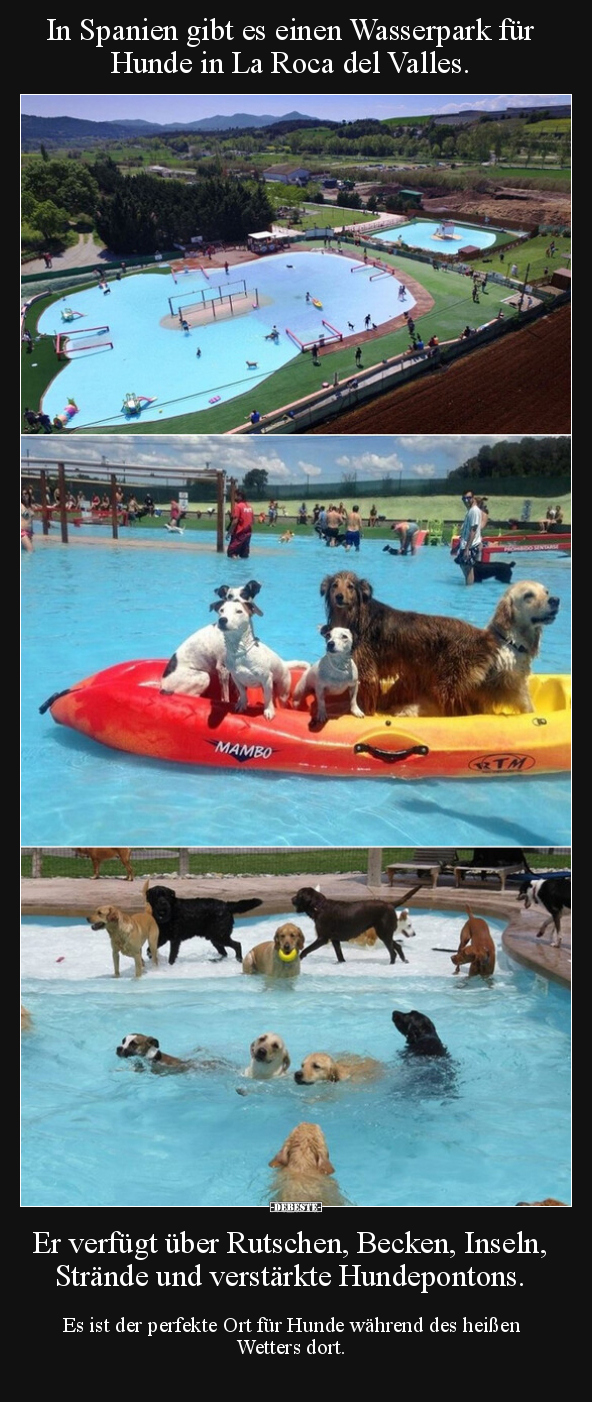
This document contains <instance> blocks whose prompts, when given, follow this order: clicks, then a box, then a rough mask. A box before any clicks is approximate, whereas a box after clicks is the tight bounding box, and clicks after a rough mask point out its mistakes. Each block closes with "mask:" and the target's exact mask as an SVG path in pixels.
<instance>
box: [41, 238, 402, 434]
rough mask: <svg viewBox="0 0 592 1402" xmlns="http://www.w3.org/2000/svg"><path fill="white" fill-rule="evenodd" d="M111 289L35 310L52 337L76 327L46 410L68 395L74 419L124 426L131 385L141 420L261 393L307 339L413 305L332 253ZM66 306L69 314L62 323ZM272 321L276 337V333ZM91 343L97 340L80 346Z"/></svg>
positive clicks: (390, 281)
mask: <svg viewBox="0 0 592 1402" xmlns="http://www.w3.org/2000/svg"><path fill="white" fill-rule="evenodd" d="M245 285H246V296H245V291H244V287H245ZM107 286H108V288H109V293H108V295H107V294H106V293H105V292H103V291H102V290H101V287H100V286H99V285H97V286H93V287H91V288H88V289H87V290H86V291H81V292H71V293H67V294H66V296H64V297H63V298H61V299H60V300H59V301H57V302H54V303H52V305H51V306H50V307H48V308H47V310H46V311H44V312H43V314H42V316H41V317H40V319H39V331H40V332H42V333H43V334H45V335H50V336H56V335H58V334H64V333H65V332H68V331H70V332H71V333H72V332H74V334H73V335H72V336H71V341H70V347H71V349H70V350H69V354H70V359H69V361H68V364H67V365H66V366H65V367H64V368H63V369H62V370H61V372H60V374H59V375H57V377H56V379H55V380H54V381H53V382H52V383H51V384H50V386H49V388H48V390H47V392H46V394H45V395H44V398H43V409H44V411H45V413H47V414H49V416H50V418H53V417H54V415H55V414H60V413H61V412H62V410H63V409H64V407H65V405H66V403H67V401H68V400H69V399H73V400H74V401H75V403H76V404H77V406H78V413H77V414H76V415H75V416H74V417H73V418H72V419H71V426H72V427H73V428H96V427H99V426H106V425H118V426H119V427H120V428H121V427H123V428H125V425H126V423H127V422H129V420H128V419H127V418H126V415H125V413H124V412H123V411H122V404H123V401H124V397H125V396H126V395H127V394H129V393H132V394H134V395H137V396H142V397H143V398H144V399H145V400H146V401H149V400H154V402H153V403H148V402H146V403H144V405H143V408H142V411H141V421H142V423H146V422H156V421H157V420H158V419H159V418H164V419H166V418H170V417H172V416H174V415H177V414H181V413H188V412H192V413H193V412H195V411H196V410H199V409H207V408H209V407H210V406H211V405H212V404H216V403H223V402H226V401H228V400H230V399H234V398H236V396H237V395H240V394H245V393H247V392H248V391H249V389H250V388H252V389H253V392H255V391H256V389H257V385H259V384H261V382H262V380H265V379H267V377H268V376H269V375H271V374H273V372H274V370H278V369H279V368H280V367H281V366H282V365H286V364H287V362H288V361H290V360H292V359H293V358H294V356H296V355H300V354H301V348H300V343H303V344H308V345H310V344H311V343H314V342H315V341H317V342H318V341H319V340H320V338H321V337H322V336H324V337H325V338H326V339H327V340H329V339H330V338H332V339H333V340H335V339H336V335H335V333H337V338H338V335H339V333H341V335H342V336H349V335H352V334H353V333H352V327H353V329H354V331H358V332H363V331H364V324H365V321H366V318H369V319H370V322H373V323H374V324H375V325H376V326H380V325H382V324H383V323H384V322H386V321H389V320H390V319H391V318H392V317H395V316H400V315H401V313H402V312H404V311H407V310H410V309H411V308H412V307H414V306H415V298H414V297H413V296H412V295H411V293H410V292H409V291H408V290H406V291H405V293H404V295H403V296H401V297H400V296H399V287H400V284H399V283H398V282H397V279H396V278H395V277H393V276H391V275H390V273H384V272H381V270H380V269H378V270H377V269H376V267H375V266H373V265H369V266H368V267H366V266H364V264H361V263H360V262H359V261H357V262H356V261H355V260H353V259H351V258H348V257H347V256H346V255H345V254H338V253H336V252H328V251H327V252H324V251H321V252H316V253H315V252H299V253H290V252H288V253H285V254H284V253H281V254H276V255H273V256H272V257H269V258H263V259H260V260H257V259H254V260H253V261H252V262H250V263H241V264H237V265H235V266H233V267H231V268H229V270H228V274H225V272H224V269H223V268H210V269H209V270H206V271H205V272H200V271H194V272H189V273H172V272H168V273H161V274H159V273H142V274H139V273H138V274H136V275H135V276H128V277H125V278H123V279H122V280H121V281H120V282H117V281H113V282H109V283H108V284H107ZM307 293H308V294H309V300H307V295H306V294H307ZM229 296H232V298H233V307H234V309H235V315H233V316H229V315H228V297H229ZM221 299H222V300H221ZM224 299H226V300H224ZM316 302H319V303H320V305H319V306H317V305H315V304H316ZM171 308H172V314H171ZM215 309H217V315H216V316H215V315H214V310H215ZM63 312H66V314H68V315H69V314H70V313H74V319H73V320H72V321H67V322H65V321H64V320H63V318H62V313H63ZM179 312H181V314H182V315H183V316H185V317H186V320H187V322H188V325H189V326H190V329H189V331H187V332H186V331H184V330H183V328H182V326H181V322H180V320H179ZM224 317H226V319H223V318H224ZM273 326H276V327H277V330H278V332H279V335H278V337H277V339H269V332H270V331H271V330H272V327H273ZM93 328H96V329H93ZM101 328H103V329H101ZM86 343H88V345H89V346H91V347H92V348H91V349H89V350H80V351H76V349H75V347H76V345H77V344H78V345H84V344H86ZM198 350H199V351H200V352H201V354H200V355H199V356H198V355H197V351H198ZM248 362H252V363H251V364H249V363H248ZM56 367H57V361H56ZM256 407H257V406H256V403H255V401H254V402H253V408H256Z"/></svg>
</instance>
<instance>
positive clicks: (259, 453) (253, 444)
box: [21, 433, 550, 491]
mask: <svg viewBox="0 0 592 1402" xmlns="http://www.w3.org/2000/svg"><path fill="white" fill-rule="evenodd" d="M523 436H524V435H523V434H518V433H516V434H498V435H497V436H496V435H491V434H489V435H486V434H473V435H471V434H460V433H459V434H454V433H452V434H421V433H420V434H412V435H401V436H396V437H395V436H392V437H391V436H390V435H381V436H380V437H373V436H368V437H366V436H364V435H362V434H360V435H356V436H355V437H354V436H353V435H349V434H343V435H340V436H336V437H332V436H331V435H327V436H325V435H320V436H319V437H318V438H314V437H312V436H311V437H307V438H306V439H303V438H302V437H301V436H300V435H294V436H290V435H287V436H286V437H282V438H269V439H264V438H255V437H251V436H247V437H242V436H241V437H238V438H234V437H233V436H232V435H230V434H200V435H199V437H196V438H191V437H185V436H180V435H173V434H170V435H169V434H163V435H162V436H161V435H160V434H159V435H158V437H155V436H154V435H148V434H146V435H143V434H138V435H135V434H134V435H131V434H128V435H125V436H123V435H122V436H121V437H120V436H119V435H118V434H114V435H113V436H112V437H111V436H110V437H109V438H108V439H107V438H105V437H103V436H102V435H93V434H84V435H81V436H80V437H78V436H77V435H72V436H68V437H62V436H59V437H54V436H53V435H51V434H47V435H43V436H38V435H35V436H34V437H31V436H30V435H24V436H23V438H22V440H21V453H22V468H23V472H24V473H25V475H26V465H27V461H30V462H31V464H32V465H33V464H34V465H35V466H39V465H40V466H42V465H43V463H44V462H47V463H50V464H51V463H56V462H64V463H65V464H66V467H67V465H68V463H72V464H74V463H76V465H77V467H79V468H80V470H81V471H82V472H84V471H85V467H86V466H87V465H88V470H89V471H94V469H95V468H96V467H97V466H100V465H101V463H102V462H103V461H104V460H106V463H107V464H108V467H109V470H111V471H116V472H117V471H118V469H119V472H121V469H123V468H125V467H128V468H132V467H134V468H143V469H145V470H146V472H147V474H149V473H150V471H151V469H152V468H154V467H168V468H170V471H171V475H172V476H174V474H175V472H176V471H180V472H182V473H193V472H197V471H199V470H200V469H202V470H203V469H204V468H205V467H208V466H209V467H211V468H218V469H222V470H223V471H224V472H226V473H227V475H228V476H229V477H235V478H236V479H237V480H238V481H241V480H242V478H243V476H244V474H245V472H248V471H249V469H250V468H253V467H264V468H265V470H266V471H267V473H268V474H269V482H270V483H273V482H278V483H281V482H285V483H292V482H293V483H294V487H295V490H296V491H298V490H300V489H302V488H304V487H305V485H306V482H307V481H309V482H310V483H311V485H312V483H313V482H314V483H317V484H318V487H319V489H320V488H321V486H322V484H323V482H338V481H341V480H342V478H343V477H344V476H346V477H347V479H348V482H350V483H351V482H352V480H353V478H352V475H353V474H354V473H355V474H356V479H357V480H358V481H368V480H372V479H378V478H381V477H384V476H385V474H386V473H387V472H388V473H390V474H391V476H392V477H393V478H394V480H395V481H396V480H397V476H398V475H399V474H400V475H401V476H402V477H404V478H413V477H415V478H417V480H418V481H421V480H422V479H425V478H434V477H436V478H438V477H440V478H441V477H446V476H447V475H448V473H449V472H451V471H452V470H453V468H455V467H460V465H461V463H463V462H466V460H467V458H469V457H471V456H472V455H473V454H474V453H477V452H478V451H479V448H480V447H482V445H483V444H490V443H497V442H502V441H503V440H504V439H505V440H506V441H510V442H519V441H520V439H521V438H522V437H523ZM531 436H532V437H542V436H547V435H540V434H532V435H531ZM549 436H550V435H549ZM119 472H118V475H119Z"/></svg>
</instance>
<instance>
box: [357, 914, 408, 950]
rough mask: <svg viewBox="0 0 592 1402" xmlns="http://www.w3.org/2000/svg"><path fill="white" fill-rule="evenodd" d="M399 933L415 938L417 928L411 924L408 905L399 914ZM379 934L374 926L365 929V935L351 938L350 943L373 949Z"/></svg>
mask: <svg viewBox="0 0 592 1402" xmlns="http://www.w3.org/2000/svg"><path fill="white" fill-rule="evenodd" d="M397 934H401V935H405V936H406V937H407V939H414V938H415V930H414V929H413V926H412V924H411V917H410V915H409V911H408V909H407V907H406V906H405V908H404V909H403V910H400V911H399V912H398V914H397ZM377 939H378V935H377V933H376V930H375V929H374V927H373V926H371V928H370V929H369V930H364V933H363V935H358V937H357V939H355V940H350V944H359V945H361V947H362V949H373V948H374V945H375V944H376V941H377Z"/></svg>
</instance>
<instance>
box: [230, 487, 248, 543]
mask: <svg viewBox="0 0 592 1402" xmlns="http://www.w3.org/2000/svg"><path fill="white" fill-rule="evenodd" d="M252 533H253V508H252V506H250V505H249V502H248V501H247V499H246V496H245V493H244V492H243V491H242V490H241V488H240V487H239V488H238V489H237V492H236V496H235V502H234V510H233V513H232V520H231V522H230V532H229V535H230V538H229V541H228V549H227V551H226V554H227V555H228V557H229V559H231V560H232V559H240V560H248V558H249V551H250V548H251V535H252Z"/></svg>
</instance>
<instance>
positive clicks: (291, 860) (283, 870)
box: [21, 847, 571, 886]
mask: <svg viewBox="0 0 592 1402" xmlns="http://www.w3.org/2000/svg"><path fill="white" fill-rule="evenodd" d="M168 850H170V852H171V857H170V858H169V859H168V860H169V867H168V868H167V858H166V857H164V856H162V855H158V856H156V857H143V858H137V857H135V856H132V864H133V868H134V872H135V875H136V876H150V875H152V874H153V873H154V872H155V871H156V872H159V873H160V872H162V871H165V872H166V871H167V869H168V870H169V871H171V872H172V871H174V870H175V869H176V867H177V852H178V848H176V847H173V848H170V849H167V848H159V849H158V851H159V854H161V853H163V852H165V851H168ZM456 850H457V852H458V856H459V858H460V861H461V862H463V861H469V860H470V859H471V857H472V855H473V849H472V848H471V847H467V848H465V847H459V848H457V849H456ZM132 852H133V849H132ZM527 857H528V865H529V866H530V867H531V868H532V870H533V871H545V870H547V869H551V868H553V869H554V870H562V869H563V868H564V867H565V868H567V867H569V868H571V854H570V853H552V854H550V855H547V854H546V853H543V852H531V851H530V849H529V850H528V851H527ZM412 860H413V851H412V849H411V848H409V847H384V848H383V849H382V863H383V869H384V868H385V867H386V866H387V865H388V864H389V862H409V861H412ZM367 866H368V849H367V848H366V847H359V848H351V847H350V848H344V849H343V850H342V851H341V850H339V849H338V850H337V851H335V850H334V849H333V848H330V847H321V848H317V849H316V850H315V851H312V852H311V851H303V852H301V851H300V850H299V849H298V848H297V847H296V848H288V849H287V850H286V851H284V852H265V851H264V850H263V851H262V850H259V851H257V849H253V850H252V851H245V852H238V853H225V852H216V851H213V852H212V851H209V852H208V851H205V852H203V853H199V852H195V853H192V854H191V855H190V856H189V872H190V875H192V876H207V875H208V874H210V873H211V874H213V875H216V876H232V875H251V876H265V875H267V874H268V873H270V872H272V873H273V874H274V875H282V876H291V875H294V876H298V875H299V874H300V873H302V872H310V873H311V874H312V873H315V874H319V875H333V874H336V873H338V872H352V871H361V872H366V870H367ZM122 873H123V867H122V865H121V862H119V861H112V862H105V863H104V864H103V866H102V867H101V876H103V877H105V876H121V875H122ZM42 874H43V876H44V877H46V876H68V877H77V876H86V877H88V876H91V875H92V868H91V864H90V861H89V860H88V858H84V857H66V856H64V855H59V854H51V855H49V856H48V855H46V854H45V853H44V855H43V867H42ZM21 875H22V876H31V875H32V858H31V857H30V856H28V855H27V856H23V857H21ZM408 884H409V886H412V885H413V880H412V874H410V876H409V883H408Z"/></svg>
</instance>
